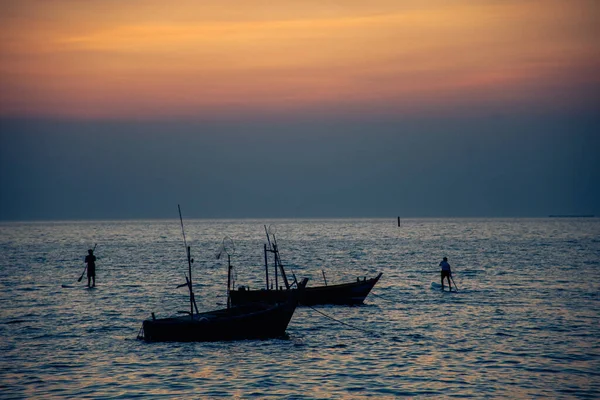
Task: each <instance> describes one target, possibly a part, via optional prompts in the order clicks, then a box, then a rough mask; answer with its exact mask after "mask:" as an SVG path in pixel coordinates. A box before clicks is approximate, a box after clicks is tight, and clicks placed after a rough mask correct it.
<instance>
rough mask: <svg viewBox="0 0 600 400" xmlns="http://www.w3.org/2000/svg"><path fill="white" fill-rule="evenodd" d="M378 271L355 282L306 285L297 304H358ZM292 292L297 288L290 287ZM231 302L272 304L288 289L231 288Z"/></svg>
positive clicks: (376, 279) (379, 276)
mask: <svg viewBox="0 0 600 400" xmlns="http://www.w3.org/2000/svg"><path fill="white" fill-rule="evenodd" d="M382 274H383V273H380V274H379V275H377V276H376V277H375V278H371V279H364V280H357V282H350V283H343V284H339V285H329V286H315V287H306V288H305V289H304V290H302V291H300V292H298V293H297V294H296V295H297V297H298V301H299V305H305V306H312V305H319V304H336V305H360V304H363V302H364V300H365V298H366V297H367V296H368V295H369V293H370V292H371V289H373V286H375V284H376V283H377V282H378V281H379V278H381V275H382ZM291 291H292V293H294V292H297V289H291ZM230 295H231V303H232V304H233V305H234V306H239V305H243V304H250V303H258V302H263V303H268V304H274V303H277V302H281V301H283V300H284V299H285V298H286V297H287V296H289V291H288V290H264V289H263V290H248V289H245V288H241V289H238V290H232V291H231V293H230Z"/></svg>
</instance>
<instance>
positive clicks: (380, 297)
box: [371, 292, 396, 303]
mask: <svg viewBox="0 0 600 400" xmlns="http://www.w3.org/2000/svg"><path fill="white" fill-rule="evenodd" d="M371 295H373V296H375V297H377V298H379V299H381V300H384V301H389V302H390V303H396V301H394V300H390V299H386V298H385V297H382V296H380V295H378V294H376V293H373V292H371Z"/></svg>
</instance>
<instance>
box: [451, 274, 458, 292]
mask: <svg viewBox="0 0 600 400" xmlns="http://www.w3.org/2000/svg"><path fill="white" fill-rule="evenodd" d="M450 279H452V283H454V287H455V288H456V291H457V292H458V287H457V286H456V282H454V278H453V277H452V274H450Z"/></svg>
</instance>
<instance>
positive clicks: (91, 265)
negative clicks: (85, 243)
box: [85, 249, 96, 287]
mask: <svg viewBox="0 0 600 400" xmlns="http://www.w3.org/2000/svg"><path fill="white" fill-rule="evenodd" d="M85 263H86V264H87V278H88V287H94V286H96V256H95V255H94V250H92V249H89V250H88V255H87V256H85ZM92 280H93V282H94V283H93V285H91V286H90V283H91V282H92Z"/></svg>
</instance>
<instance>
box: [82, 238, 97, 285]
mask: <svg viewBox="0 0 600 400" xmlns="http://www.w3.org/2000/svg"><path fill="white" fill-rule="evenodd" d="M97 245H98V243H96V244H94V248H93V249H92V253H93V252H94V250H96V246H97ZM85 270H87V264H85V268H84V269H83V272H82V273H81V276H80V277H79V279H77V282H81V280H82V279H83V274H85Z"/></svg>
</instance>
